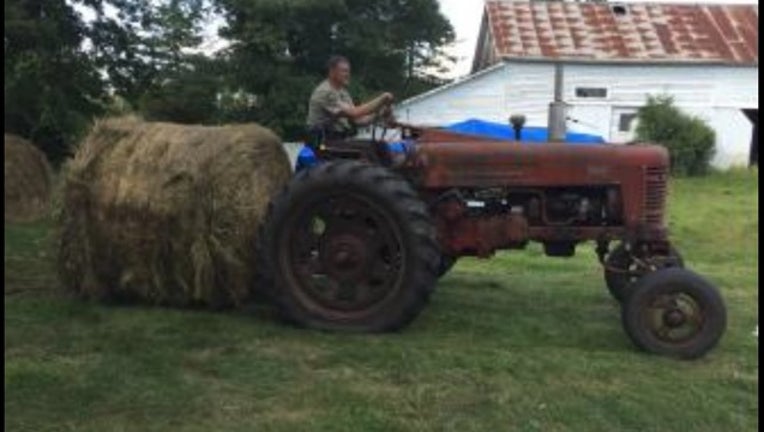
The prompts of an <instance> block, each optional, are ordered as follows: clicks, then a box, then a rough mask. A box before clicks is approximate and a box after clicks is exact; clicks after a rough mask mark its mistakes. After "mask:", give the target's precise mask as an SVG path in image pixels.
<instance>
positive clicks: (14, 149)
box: [3, 134, 52, 222]
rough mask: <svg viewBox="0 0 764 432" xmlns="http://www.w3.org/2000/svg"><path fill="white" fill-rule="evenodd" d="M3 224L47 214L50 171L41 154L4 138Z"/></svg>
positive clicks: (14, 139)
mask: <svg viewBox="0 0 764 432" xmlns="http://www.w3.org/2000/svg"><path fill="white" fill-rule="evenodd" d="M3 138H4V139H3V140H4V141H5V221H6V222H28V221H32V220H35V219H40V218H41V217H43V216H45V215H46V214H47V212H48V207H49V205H48V204H49V202H50V194H51V177H52V171H51V169H50V165H49V164H48V160H47V159H46V158H45V154H44V153H43V152H41V151H40V150H39V149H38V148H37V147H35V145H34V144H32V143H31V142H29V141H27V140H25V139H23V138H20V137H18V136H16V135H11V134H4V137H3Z"/></svg>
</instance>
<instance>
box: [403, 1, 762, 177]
mask: <svg viewBox="0 0 764 432" xmlns="http://www.w3.org/2000/svg"><path fill="white" fill-rule="evenodd" d="M758 58H759V57H758V6H757V5H691V4H689V5H671V4H654V3H652V4H641V3H628V4H614V3H567V2H565V3H563V2H527V1H524V2H520V1H508V0H488V1H486V3H485V10H484V14H483V22H482V25H481V30H480V35H479V38H478V44H477V47H476V50H475V57H474V60H473V71H472V75H470V76H468V77H466V78H464V79H461V80H458V81H456V82H453V83H450V84H447V85H445V86H442V87H439V88H436V89H434V90H432V91H430V92H427V93H424V94H421V95H419V96H416V97H413V98H411V99H408V100H406V101H403V102H401V103H400V104H399V105H398V106H397V108H396V116H397V117H398V118H399V119H400V120H402V121H407V122H410V123H416V124H427V125H435V126H441V125H446V124H449V123H454V122H458V121H462V120H465V119H467V118H479V119H482V120H489V121H497V122H507V120H508V118H509V116H510V115H511V114H524V115H526V117H527V122H526V124H527V125H529V126H546V125H547V121H548V107H549V103H550V102H551V101H552V99H553V96H554V64H555V62H558V61H559V62H561V63H562V64H563V74H564V75H563V87H564V92H563V97H564V100H565V102H566V103H567V104H568V111H567V116H568V122H567V126H568V129H569V130H572V131H576V132H583V133H590V134H595V135H600V136H602V137H603V138H604V139H605V140H606V141H610V142H615V143H623V142H626V141H629V140H631V139H632V138H633V131H634V127H635V121H634V119H635V114H636V111H637V109H638V108H639V107H640V106H642V105H644V104H645V101H646V98H647V95H651V94H652V95H657V94H669V95H672V96H673V97H674V100H675V102H676V104H677V106H678V107H680V108H681V109H682V110H684V111H686V112H688V113H691V114H695V115H697V116H700V117H701V118H703V119H704V120H706V121H707V122H708V123H709V124H710V125H711V126H712V127H713V128H714V129H715V130H716V136H717V142H716V156H715V158H714V161H713V163H714V165H716V166H719V167H728V166H731V165H746V164H748V163H749V161H750V160H756V159H757V147H756V146H757V143H756V141H757V134H758V128H757V122H758V105H759V83H758Z"/></svg>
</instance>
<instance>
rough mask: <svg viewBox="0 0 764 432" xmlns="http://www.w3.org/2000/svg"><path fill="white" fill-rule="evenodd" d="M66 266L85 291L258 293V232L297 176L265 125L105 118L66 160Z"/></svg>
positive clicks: (237, 296)
mask: <svg viewBox="0 0 764 432" xmlns="http://www.w3.org/2000/svg"><path fill="white" fill-rule="evenodd" d="M64 171H65V177H64V185H63V190H62V206H61V207H62V208H61V213H60V215H59V264H58V265H59V274H60V276H61V280H62V282H63V284H64V286H66V287H68V288H69V289H71V290H74V291H75V292H77V293H79V294H81V295H83V296H84V297H86V298H92V299H99V300H109V301H115V300H117V301H141V302H150V303H153V304H160V305H169V306H208V307H213V308H220V307H228V306H233V305H241V304H242V303H244V302H245V301H246V300H247V299H248V298H250V297H251V295H252V294H254V293H255V292H256V289H257V288H256V287H254V284H255V279H256V275H255V271H256V268H255V267H256V266H255V263H256V260H255V248H254V245H255V241H256V233H257V230H258V227H259V225H260V223H261V222H262V220H263V219H264V217H265V212H266V210H267V206H268V203H269V201H270V199H271V197H272V196H273V195H274V194H275V193H276V192H277V191H278V190H280V189H281V188H282V187H283V185H284V184H285V183H286V182H287V180H288V179H289V177H290V176H291V169H290V166H289V160H288V158H287V155H286V153H285V151H284V149H283V147H282V146H281V142H280V139H279V138H278V137H277V136H276V135H275V134H274V133H273V132H271V131H270V130H268V129H265V128H263V127H261V126H258V125H255V124H246V125H231V126H219V127H208V126H187V125H176V124H169V123H146V122H142V121H140V120H138V119H136V118H131V117H127V118H125V117H123V118H116V119H107V120H101V121H99V122H97V123H96V124H95V125H94V127H93V129H92V131H91V132H90V134H89V135H88V136H87V137H86V139H85V140H84V141H83V142H82V144H81V145H80V147H79V148H78V149H77V152H76V154H75V156H74V158H73V159H72V160H70V161H69V162H68V163H67V164H66V165H65V168H64Z"/></svg>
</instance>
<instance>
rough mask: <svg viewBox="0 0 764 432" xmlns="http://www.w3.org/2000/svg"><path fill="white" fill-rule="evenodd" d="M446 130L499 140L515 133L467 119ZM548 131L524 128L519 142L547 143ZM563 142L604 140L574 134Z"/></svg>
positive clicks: (481, 121)
mask: <svg viewBox="0 0 764 432" xmlns="http://www.w3.org/2000/svg"><path fill="white" fill-rule="evenodd" d="M445 129H446V130H449V131H452V132H458V133H465V134H470V135H480V136H485V137H490V138H496V139H499V140H509V141H514V140H515V131H514V129H512V127H511V126H510V125H509V124H502V123H493V122H488V121H483V120H478V119H469V120H465V121H463V122H459V123H454V124H452V125H450V126H446V127H445ZM548 137H549V130H548V129H547V128H545V127H536V126H526V127H523V129H522V131H521V132H520V141H521V142H528V143H534V142H547V141H549V139H548ZM565 142H566V143H570V144H601V143H604V142H605V140H603V139H602V137H600V136H597V135H589V134H583V133H576V132H568V133H566V134H565Z"/></svg>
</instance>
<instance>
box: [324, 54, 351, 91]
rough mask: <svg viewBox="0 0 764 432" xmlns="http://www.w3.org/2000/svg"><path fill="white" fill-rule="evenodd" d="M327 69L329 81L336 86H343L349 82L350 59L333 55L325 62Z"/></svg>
mask: <svg viewBox="0 0 764 432" xmlns="http://www.w3.org/2000/svg"><path fill="white" fill-rule="evenodd" d="M326 67H327V69H328V70H329V81H331V82H332V84H334V85H335V86H337V87H345V86H347V85H348V84H349V83H350V61H348V59H347V58H345V57H343V56H340V55H335V56H331V57H330V58H329V61H328V62H327V63H326Z"/></svg>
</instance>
